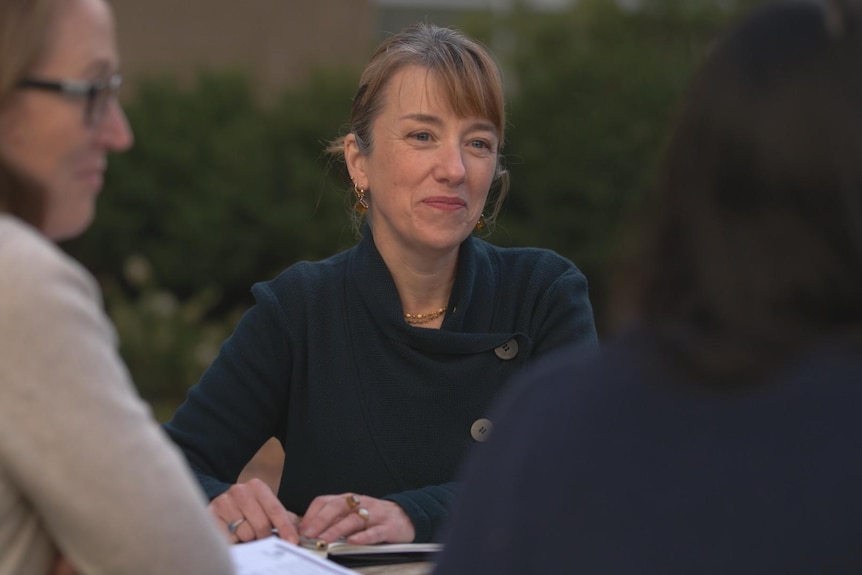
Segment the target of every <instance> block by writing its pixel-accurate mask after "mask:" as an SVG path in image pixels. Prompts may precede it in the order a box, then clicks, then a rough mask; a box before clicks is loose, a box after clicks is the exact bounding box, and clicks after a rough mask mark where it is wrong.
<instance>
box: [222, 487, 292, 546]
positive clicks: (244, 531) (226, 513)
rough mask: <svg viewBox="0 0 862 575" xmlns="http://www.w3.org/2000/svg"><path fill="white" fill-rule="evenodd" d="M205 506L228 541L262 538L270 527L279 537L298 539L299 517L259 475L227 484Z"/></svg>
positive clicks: (287, 539)
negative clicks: (286, 506)
mask: <svg viewBox="0 0 862 575" xmlns="http://www.w3.org/2000/svg"><path fill="white" fill-rule="evenodd" d="M209 509H210V513H212V514H213V517H215V519H216V523H217V524H218V526H219V528H220V529H221V530H222V531H223V532H224V534H225V535H226V536H227V538H228V540H229V541H230V542H231V543H240V542H244V541H252V540H254V539H264V538H266V537H269V536H270V535H272V534H273V532H272V530H273V529H276V530H278V536H279V537H281V538H282V539H284V540H286V541H290V542H291V543H298V542H299V535H298V534H297V530H296V526H297V525H298V524H299V518H298V517H297V516H296V514H294V513H291V512H290V511H288V510H287V509H285V508H284V505H282V504H281V501H279V500H278V497H276V495H275V493H273V492H272V489H270V488H269V486H268V485H267V484H266V483H264V482H263V481H261V480H260V479H257V478H254V479H251V480H249V481H246V482H245V483H237V484H235V485H231V487H230V489H228V490H227V491H225V492H224V493H222V494H221V495H219V496H218V497H216V498H215V499H213V500H212V501H211V502H210V505H209Z"/></svg>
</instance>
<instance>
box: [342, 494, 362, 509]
mask: <svg viewBox="0 0 862 575" xmlns="http://www.w3.org/2000/svg"><path fill="white" fill-rule="evenodd" d="M344 500H345V501H347V508H348V509H350V510H351V511H355V510H356V508H357V507H359V496H358V495H357V494H355V493H351V494H350V495H345V496H344Z"/></svg>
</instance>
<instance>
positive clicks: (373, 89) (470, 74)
mask: <svg viewBox="0 0 862 575" xmlns="http://www.w3.org/2000/svg"><path fill="white" fill-rule="evenodd" d="M410 65H415V66H421V67H423V68H425V69H427V70H428V71H429V72H430V73H432V74H434V75H435V76H436V78H437V79H438V80H439V81H440V82H441V84H442V85H443V87H444V88H443V89H444V91H445V95H446V97H447V100H448V102H449V104H450V105H451V106H452V109H453V110H454V111H455V113H456V114H458V115H460V116H465V117H466V116H470V115H475V116H479V117H482V118H487V119H488V120H490V121H491V123H492V124H493V125H494V128H495V129H496V130H497V134H498V136H499V139H500V145H499V148H500V149H502V147H503V142H504V138H505V129H506V111H505V102H504V95H503V82H502V77H501V75H500V70H499V67H498V66H497V63H496V62H495V61H494V59H493V58H492V57H491V55H490V54H489V52H488V50H487V49H486V48H485V47H484V46H482V45H481V44H480V43H479V42H477V41H475V40H473V39H471V38H469V37H467V36H466V35H464V34H462V33H461V32H459V31H457V30H453V29H451V28H442V27H439V26H435V25H433V24H427V23H419V24H414V25H412V26H410V27H408V28H405V29H404V30H402V31H401V32H400V33H398V34H395V35H393V36H390V37H389V38H387V39H386V40H385V41H384V42H383V43H382V44H380V46H378V47H377V49H376V50H375V51H374V53H373V54H372V55H371V59H370V60H369V62H368V64H367V66H366V67H365V70H364V71H363V72H362V75H361V77H360V79H359V88H358V89H357V91H356V95H355V96H354V98H353V105H352V107H351V110H350V123H349V128H348V132H349V133H351V134H353V135H354V137H355V138H356V143H357V145H358V147H359V151H360V152H362V153H363V154H368V153H369V152H371V149H372V148H373V146H374V141H373V139H372V135H371V127H372V125H373V123H374V120H375V119H377V116H378V115H379V114H380V110H381V108H382V107H383V92H384V89H385V88H386V85H387V83H388V82H389V80H390V78H391V77H392V76H393V75H394V74H395V73H396V72H397V71H398V70H400V69H402V68H404V67H405V66H410ZM327 152H329V153H331V154H333V155H335V156H337V157H340V158H343V157H344V136H342V137H339V138H337V139H335V140H333V141H332V142H331V143H330V144H329V146H328V147H327ZM508 182H509V178H508V172H506V170H505V169H504V168H503V165H502V157H498V158H497V172H496V174H495V184H496V188H497V193H496V194H489V199H488V205H489V207H490V210H488V213H486V214H485V215H484V218H485V221H486V224H487V226H486V228H485V229H486V230H488V231H489V232H490V230H491V229H492V225H493V222H494V219H495V218H496V216H497V214H498V213H499V211H500V206H501V205H502V203H503V200H504V199H505V197H506V194H507V193H508V187H509V185H508ZM492 187H494V186H492ZM356 217H357V221H356V222H355V224H356V225H357V228H358V225H359V219H360V218H361V217H360V216H358V215H357V216H356Z"/></svg>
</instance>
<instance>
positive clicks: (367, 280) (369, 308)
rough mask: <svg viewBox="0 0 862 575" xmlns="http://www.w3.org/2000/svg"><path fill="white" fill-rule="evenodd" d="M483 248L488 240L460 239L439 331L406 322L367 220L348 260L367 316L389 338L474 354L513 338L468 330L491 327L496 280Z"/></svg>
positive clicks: (416, 344) (355, 286) (436, 349)
mask: <svg viewBox="0 0 862 575" xmlns="http://www.w3.org/2000/svg"><path fill="white" fill-rule="evenodd" d="M483 246H484V242H482V241H481V240H478V239H476V238H474V237H473V236H468V237H467V239H465V240H464V241H463V242H462V243H461V246H460V247H459V251H458V264H457V268H456V271H455V283H454V285H453V287H452V293H451V294H450V296H449V305H448V311H447V313H446V317H445V318H444V320H443V325H442V326H441V329H439V330H436V329H425V328H420V327H415V326H410V325H408V324H407V323H406V322H405V321H404V309H403V308H402V307H401V299H400V297H399V296H398V290H397V289H396V287H395V281H394V280H393V279H392V274H391V273H390V272H389V268H388V267H387V266H386V262H384V261H383V257H382V256H381V255H380V252H379V251H378V250H377V247H376V246H375V244H374V238H373V234H372V232H371V228H370V227H369V226H368V225H367V224H365V225H364V226H363V228H362V237H361V239H360V241H359V243H358V244H357V245H356V247H355V249H354V250H353V253H352V255H351V258H350V264H349V268H348V273H349V277H350V280H349V281H352V283H353V286H354V289H355V290H356V292H358V294H359V297H360V300H361V302H362V305H363V306H364V308H365V311H366V313H367V314H368V316H370V318H371V319H372V321H373V322H374V323H375V324H376V325H377V327H378V328H379V329H381V330H382V331H383V332H384V334H385V335H386V337H388V338H389V339H392V340H396V341H400V342H403V343H407V344H408V345H411V346H414V347H421V348H424V349H427V350H428V351H440V352H448V353H452V352H464V353H475V351H476V350H477V349H484V348H486V347H487V346H489V345H500V344H501V343H502V342H504V341H507V339H508V338H509V337H511V334H488V333H466V327H467V325H469V326H473V329H472V330H471V331H474V332H475V331H476V328H478V329H479V330H482V327H481V326H490V324H491V319H492V314H493V301H494V296H495V289H496V284H497V282H496V281H495V279H496V278H495V273H494V270H493V266H492V265H491V264H490V261H489V257H488V254H487V253H486V252H487V250H484V249H482V247H483ZM453 336H455V337H454V338H453ZM441 345H442V346H443V347H442V348H441V347H440V346H441Z"/></svg>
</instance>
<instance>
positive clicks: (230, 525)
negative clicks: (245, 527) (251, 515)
mask: <svg viewBox="0 0 862 575" xmlns="http://www.w3.org/2000/svg"><path fill="white" fill-rule="evenodd" d="M243 523H245V517H240V518H239V519H237V520H236V521H231V522H230V523H228V524H227V530H228V533H230V534H231V535H235V534H236V530H237V529H239V526H240V525H242V524H243Z"/></svg>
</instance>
